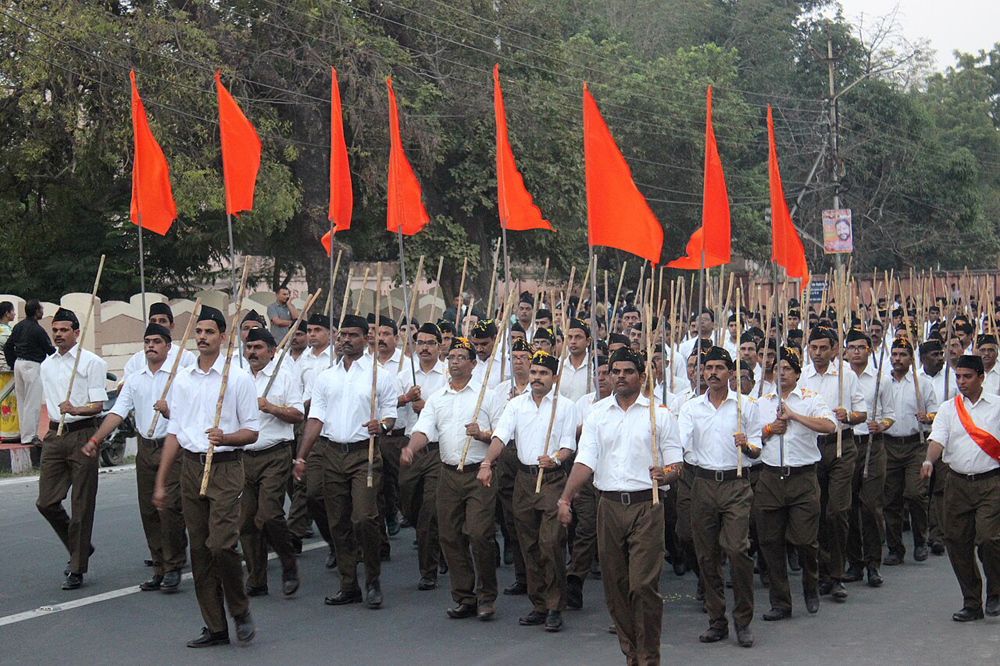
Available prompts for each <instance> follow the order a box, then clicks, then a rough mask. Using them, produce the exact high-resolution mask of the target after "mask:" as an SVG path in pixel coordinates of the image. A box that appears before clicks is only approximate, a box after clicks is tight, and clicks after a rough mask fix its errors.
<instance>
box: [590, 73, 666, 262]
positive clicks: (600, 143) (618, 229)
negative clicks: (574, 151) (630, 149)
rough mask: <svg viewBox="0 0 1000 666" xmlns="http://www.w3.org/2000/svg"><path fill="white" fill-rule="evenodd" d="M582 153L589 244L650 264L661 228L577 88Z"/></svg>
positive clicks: (655, 255) (601, 121) (656, 257)
mask: <svg viewBox="0 0 1000 666" xmlns="http://www.w3.org/2000/svg"><path fill="white" fill-rule="evenodd" d="M583 153H584V163H585V171H586V184H587V228H588V232H589V243H590V244H591V245H603V246H606V247H614V248H617V249H619V250H624V251H626V252H630V253H632V254H634V255H636V256H639V257H643V258H644V259H648V260H649V261H651V262H652V263H654V264H657V263H659V261H660V251H661V250H662V249H663V228H662V227H661V226H660V223H659V221H658V220H657V219H656V216H655V215H653V211H651V210H650V209H649V204H647V203H646V199H645V198H643V196H642V193H640V192H639V189H638V188H637V187H636V186H635V183H634V182H633V181H632V171H631V169H629V167H628V164H626V163H625V158H624V157H622V154H621V151H619V150H618V146H616V145H615V140H614V139H613V138H612V136H611V132H610V131H609V130H608V126H607V125H606V124H605V123H604V119H603V118H602V117H601V112H600V111H599V110H598V109H597V102H595V101H594V98H593V97H591V95H590V92H589V91H588V90H587V84H586V83H584V84H583Z"/></svg>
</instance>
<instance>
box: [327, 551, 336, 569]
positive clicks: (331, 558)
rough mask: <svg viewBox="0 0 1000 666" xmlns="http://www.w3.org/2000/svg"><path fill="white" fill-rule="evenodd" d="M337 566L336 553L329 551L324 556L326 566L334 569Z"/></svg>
mask: <svg viewBox="0 0 1000 666" xmlns="http://www.w3.org/2000/svg"><path fill="white" fill-rule="evenodd" d="M336 567H337V553H335V552H333V550H331V551H330V554H329V555H327V556H326V568H327V569H335V568H336Z"/></svg>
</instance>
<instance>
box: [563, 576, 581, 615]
mask: <svg viewBox="0 0 1000 666" xmlns="http://www.w3.org/2000/svg"><path fill="white" fill-rule="evenodd" d="M566 607H567V608H572V609H573V610H580V609H581V608H583V581H582V580H580V578H578V577H577V576H566Z"/></svg>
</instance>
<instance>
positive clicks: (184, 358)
mask: <svg viewBox="0 0 1000 666" xmlns="http://www.w3.org/2000/svg"><path fill="white" fill-rule="evenodd" d="M177 352H180V353H181V362H180V364H179V365H178V366H177V367H178V369H180V368H186V367H188V366H190V365H193V364H194V362H195V361H197V360H198V357H197V356H195V355H194V354H192V353H191V352H190V351H188V350H187V349H183V350H182V349H181V347H180V345H178V344H177V343H176V342H171V343H170V349H168V350H167V360H166V361H164V362H163V366H164V367H165V368H166V369H167V372H168V373H169V372H170V368H172V367H174V359H175V358H177ZM145 367H146V351H145V350H139V351H137V352H136V353H134V354H132V356H131V357H130V358H129V360H128V361H126V363H125V368H124V369H123V370H122V380H123V381H124V380H126V379H128V376H129V375H131V374H132V373H135V372H139V371H141V370H142V369H143V368H145ZM156 399H157V400H159V396H157V398H156Z"/></svg>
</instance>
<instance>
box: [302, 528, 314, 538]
mask: <svg viewBox="0 0 1000 666" xmlns="http://www.w3.org/2000/svg"><path fill="white" fill-rule="evenodd" d="M314 536H316V533H315V532H313V528H311V527H307V528H306V532H305V534H303V535H302V539H312V538H313V537H314ZM302 539H299V541H301V540H302Z"/></svg>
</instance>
